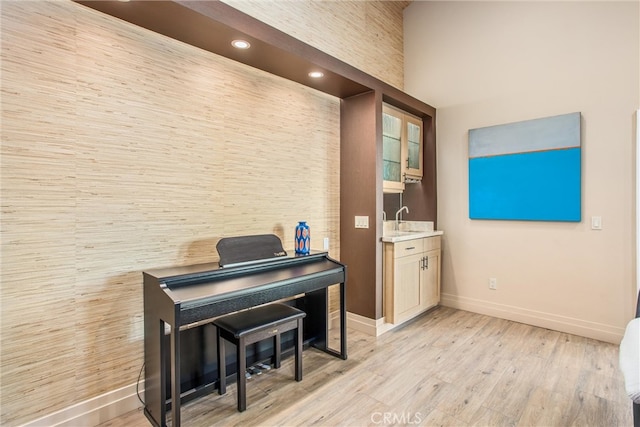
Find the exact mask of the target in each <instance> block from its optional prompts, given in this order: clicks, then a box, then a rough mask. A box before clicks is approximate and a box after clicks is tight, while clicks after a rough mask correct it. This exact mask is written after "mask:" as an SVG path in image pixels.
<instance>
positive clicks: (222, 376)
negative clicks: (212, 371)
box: [216, 328, 227, 394]
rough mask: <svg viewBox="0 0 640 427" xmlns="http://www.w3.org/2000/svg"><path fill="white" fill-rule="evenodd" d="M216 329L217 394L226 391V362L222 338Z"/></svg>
mask: <svg viewBox="0 0 640 427" xmlns="http://www.w3.org/2000/svg"><path fill="white" fill-rule="evenodd" d="M216 329H217V333H216V341H217V344H218V394H225V393H226V392H227V363H226V354H225V351H224V338H222V337H221V336H220V329H219V328H216Z"/></svg>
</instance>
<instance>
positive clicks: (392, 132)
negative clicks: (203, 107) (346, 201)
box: [382, 107, 405, 192]
mask: <svg viewBox="0 0 640 427" xmlns="http://www.w3.org/2000/svg"><path fill="white" fill-rule="evenodd" d="M402 130H403V129H402V116H401V115H399V114H398V113H397V112H396V111H394V110H392V109H389V108H386V107H385V108H383V113H382V179H383V181H384V185H383V189H384V191H387V192H400V191H402V190H404V179H403V169H404V168H403V161H404V158H405V156H404V155H403V154H404V153H403V151H404V150H403V144H402Z"/></svg>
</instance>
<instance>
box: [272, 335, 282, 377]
mask: <svg viewBox="0 0 640 427" xmlns="http://www.w3.org/2000/svg"><path fill="white" fill-rule="evenodd" d="M280 347H282V345H281V343H280V334H276V335H274V337H273V359H274V360H273V367H274V368H276V369H278V368H280Z"/></svg>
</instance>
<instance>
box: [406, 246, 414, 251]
mask: <svg viewBox="0 0 640 427" xmlns="http://www.w3.org/2000/svg"><path fill="white" fill-rule="evenodd" d="M415 248H416V247H415V246H410V247H408V248H404V250H405V251H410V250H412V249H415Z"/></svg>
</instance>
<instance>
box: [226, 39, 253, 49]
mask: <svg viewBox="0 0 640 427" xmlns="http://www.w3.org/2000/svg"><path fill="white" fill-rule="evenodd" d="M231 46H233V47H235V48H237V49H249V48H250V47H251V43H249V42H248V41H246V40H234V41H232V42H231Z"/></svg>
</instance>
